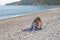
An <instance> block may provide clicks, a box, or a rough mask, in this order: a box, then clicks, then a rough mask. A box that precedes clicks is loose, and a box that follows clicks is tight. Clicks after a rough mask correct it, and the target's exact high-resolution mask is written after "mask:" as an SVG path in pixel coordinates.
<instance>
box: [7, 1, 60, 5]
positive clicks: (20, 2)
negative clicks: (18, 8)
mask: <svg viewBox="0 0 60 40" xmlns="http://www.w3.org/2000/svg"><path fill="white" fill-rule="evenodd" d="M6 5H60V0H21V1H17V2H13V3H8V4H6Z"/></svg>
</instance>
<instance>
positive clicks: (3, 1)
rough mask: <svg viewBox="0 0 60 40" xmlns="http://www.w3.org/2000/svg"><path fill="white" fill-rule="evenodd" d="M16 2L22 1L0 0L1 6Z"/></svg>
mask: <svg viewBox="0 0 60 40" xmlns="http://www.w3.org/2000/svg"><path fill="white" fill-rule="evenodd" d="M15 1H20V0H0V5H4V4H6V3H10V2H15Z"/></svg>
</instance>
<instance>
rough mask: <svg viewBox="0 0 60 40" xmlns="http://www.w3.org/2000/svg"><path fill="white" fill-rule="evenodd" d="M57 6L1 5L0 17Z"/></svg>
mask: <svg viewBox="0 0 60 40" xmlns="http://www.w3.org/2000/svg"><path fill="white" fill-rule="evenodd" d="M56 7H57V6H0V19H3V18H9V17H12V16H16V15H22V14H29V13H30V12H37V11H43V10H46V9H52V8H56Z"/></svg>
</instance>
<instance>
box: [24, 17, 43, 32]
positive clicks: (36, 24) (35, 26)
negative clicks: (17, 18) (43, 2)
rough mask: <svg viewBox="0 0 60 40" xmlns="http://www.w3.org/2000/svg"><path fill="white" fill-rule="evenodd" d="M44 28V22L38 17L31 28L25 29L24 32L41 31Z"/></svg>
mask: <svg viewBox="0 0 60 40" xmlns="http://www.w3.org/2000/svg"><path fill="white" fill-rule="evenodd" d="M41 26H42V21H41V19H40V17H36V18H35V19H34V21H33V22H32V24H31V25H30V27H28V28H26V29H23V31H36V30H41Z"/></svg>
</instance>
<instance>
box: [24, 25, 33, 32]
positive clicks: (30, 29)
mask: <svg viewBox="0 0 60 40" xmlns="http://www.w3.org/2000/svg"><path fill="white" fill-rule="evenodd" d="M32 28H33V27H32V26H31V27H28V28H26V29H23V31H32Z"/></svg>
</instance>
